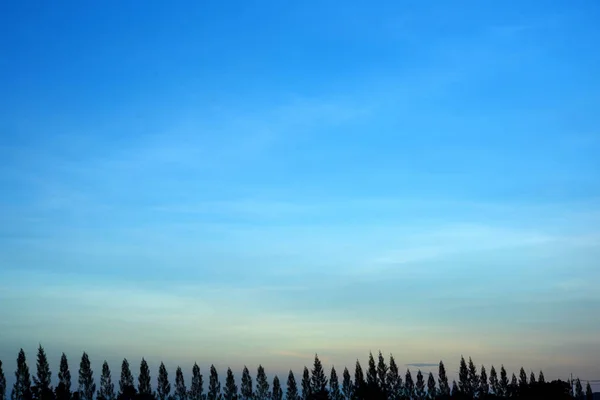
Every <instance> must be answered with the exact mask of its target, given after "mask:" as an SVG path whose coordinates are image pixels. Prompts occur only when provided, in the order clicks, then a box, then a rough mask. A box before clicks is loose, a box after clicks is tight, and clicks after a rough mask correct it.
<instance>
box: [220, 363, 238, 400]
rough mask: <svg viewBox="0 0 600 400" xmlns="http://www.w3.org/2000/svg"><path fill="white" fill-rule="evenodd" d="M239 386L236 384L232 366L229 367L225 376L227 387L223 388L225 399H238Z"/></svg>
mask: <svg viewBox="0 0 600 400" xmlns="http://www.w3.org/2000/svg"><path fill="white" fill-rule="evenodd" d="M237 397H238V388H237V385H236V384H235V377H234V376H233V371H232V370H231V368H227V377H226V378H225V388H224V389H223V399H225V400H237Z"/></svg>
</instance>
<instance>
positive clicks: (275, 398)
mask: <svg viewBox="0 0 600 400" xmlns="http://www.w3.org/2000/svg"><path fill="white" fill-rule="evenodd" d="M271 399H272V400H283V390H281V382H279V378H278V377H277V375H275V377H274V378H273V393H272V394H271Z"/></svg>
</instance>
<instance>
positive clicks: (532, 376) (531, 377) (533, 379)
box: [529, 371, 537, 385]
mask: <svg viewBox="0 0 600 400" xmlns="http://www.w3.org/2000/svg"><path fill="white" fill-rule="evenodd" d="M536 383H537V382H536V379H535V374H534V373H533V371H531V374H530V375H529V385H535V384H536Z"/></svg>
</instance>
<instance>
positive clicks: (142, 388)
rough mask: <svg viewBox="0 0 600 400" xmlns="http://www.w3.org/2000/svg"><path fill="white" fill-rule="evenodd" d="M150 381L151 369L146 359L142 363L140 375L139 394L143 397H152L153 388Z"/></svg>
mask: <svg viewBox="0 0 600 400" xmlns="http://www.w3.org/2000/svg"><path fill="white" fill-rule="evenodd" d="M150 382H151V379H150V368H149V367H148V363H147V362H146V360H145V359H144V358H142V362H141V363H140V375H139V376H138V393H139V394H140V396H142V397H145V398H147V397H149V396H152V386H151V383H150Z"/></svg>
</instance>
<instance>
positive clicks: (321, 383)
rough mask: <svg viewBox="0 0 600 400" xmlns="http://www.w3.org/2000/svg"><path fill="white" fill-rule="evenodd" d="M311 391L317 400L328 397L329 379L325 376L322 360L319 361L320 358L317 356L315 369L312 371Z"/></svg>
mask: <svg viewBox="0 0 600 400" xmlns="http://www.w3.org/2000/svg"><path fill="white" fill-rule="evenodd" d="M310 391H311V393H312V394H313V395H314V396H315V397H316V398H319V399H321V398H325V397H327V393H328V392H327V377H326V376H325V371H324V370H323V365H322V364H321V360H319V356H318V355H316V354H315V361H314V364H313V369H312V371H311V378H310Z"/></svg>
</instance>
